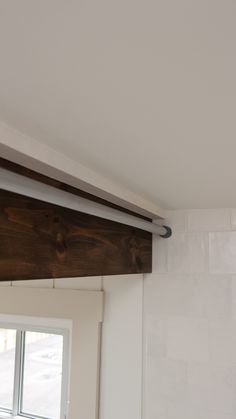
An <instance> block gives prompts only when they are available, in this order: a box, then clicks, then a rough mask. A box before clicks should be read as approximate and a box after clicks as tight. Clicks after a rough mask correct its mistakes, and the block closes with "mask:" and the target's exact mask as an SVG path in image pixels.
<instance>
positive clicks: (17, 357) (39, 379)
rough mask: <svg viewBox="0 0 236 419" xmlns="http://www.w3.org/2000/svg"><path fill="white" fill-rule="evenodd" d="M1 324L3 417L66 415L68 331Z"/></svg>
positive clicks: (0, 401)
mask: <svg viewBox="0 0 236 419" xmlns="http://www.w3.org/2000/svg"><path fill="white" fill-rule="evenodd" d="M0 327H1V328H0V417H2V418H5V417H6V418H15V417H22V418H32V419H38V418H43V419H44V418H46V419H61V418H64V417H65V416H66V407H67V406H66V404H67V396H66V393H67V392H66V381H67V370H68V365H67V363H68V334H67V331H65V330H55V329H49V328H47V329H45V328H38V327H37V328H34V327H32V326H31V327H30V328H29V327H26V326H25V327H24V326H21V325H17V327H15V328H14V327H13V326H12V327H11V326H10V327H9V325H7V327H4V326H0Z"/></svg>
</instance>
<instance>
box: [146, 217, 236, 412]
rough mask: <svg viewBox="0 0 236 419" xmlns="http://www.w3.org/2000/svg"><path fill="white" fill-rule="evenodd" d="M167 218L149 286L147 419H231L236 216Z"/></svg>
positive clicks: (235, 378)
mask: <svg viewBox="0 0 236 419" xmlns="http://www.w3.org/2000/svg"><path fill="white" fill-rule="evenodd" d="M167 219H168V223H169V224H170V225H171V226H172V229H173V236H172V238H171V239H169V240H162V239H157V238H155V239H154V261H153V273H152V274H151V275H146V276H145V280H144V319H145V323H144V324H145V329H144V339H145V340H144V342H145V344H144V349H145V350H144V377H145V380H144V419H213V418H214V419H233V418H235V417H236V397H235V395H236V232H235V231H234V230H235V229H236V210H232V211H231V210H228V209H219V210H191V211H176V212H175V211H173V212H172V211H170V212H168V215H167Z"/></svg>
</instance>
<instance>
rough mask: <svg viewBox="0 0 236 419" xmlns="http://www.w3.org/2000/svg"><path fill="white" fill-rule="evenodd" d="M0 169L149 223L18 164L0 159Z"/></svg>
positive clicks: (132, 212)
mask: <svg viewBox="0 0 236 419" xmlns="http://www.w3.org/2000/svg"><path fill="white" fill-rule="evenodd" d="M0 167H1V168H3V169H6V170H9V171H10V172H14V173H17V174H19V175H22V176H25V177H27V178H30V179H33V180H37V181H38V182H41V183H44V184H45V185H50V186H53V187H54V188H56V189H60V190H62V191H65V192H69V193H71V194H72V195H76V196H80V197H82V198H85V199H89V200H90V201H93V202H97V203H99V204H103V205H106V206H107V207H110V208H114V209H117V210H119V211H123V212H125V213H127V214H130V215H134V216H135V217H138V218H142V219H144V220H147V221H151V219H150V218H148V217H144V216H143V215H140V214H137V213H136V212H134V211H130V210H128V209H127V208H123V207H120V206H119V205H116V204H113V203H111V202H108V201H106V200H105V199H102V198H99V197H98V196H95V195H92V194H90V193H88V192H84V191H82V190H81V189H78V188H75V187H73V186H70V185H67V184H66V183H64V182H60V181H59V180H56V179H52V178H50V177H49V176H45V175H43V174H42V173H38V172H36V171H34V170H31V169H28V168H27V167H24V166H21V165H20V164H17V163H14V162H11V161H9V160H6V159H3V158H2V157H0Z"/></svg>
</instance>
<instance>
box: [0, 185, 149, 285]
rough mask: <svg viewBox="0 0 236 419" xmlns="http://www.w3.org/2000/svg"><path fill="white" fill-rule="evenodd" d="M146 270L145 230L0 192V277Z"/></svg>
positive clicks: (147, 252) (71, 275)
mask: <svg viewBox="0 0 236 419" xmlns="http://www.w3.org/2000/svg"><path fill="white" fill-rule="evenodd" d="M151 269H152V234H151V233H148V232H145V231H143V230H139V229H136V228H133V227H130V226H126V225H123V224H119V223H115V222H113V221H108V220H104V219H101V218H98V217H95V216H91V215H87V214H84V213H80V212H76V211H73V210H69V209H66V208H62V207H59V206H56V205H52V204H49V203H45V202H42V201H39V200H36V199H32V198H28V197H25V196H22V195H18V194H14V193H12V192H7V191H3V190H0V281H17V280H26V279H42V278H63V277H64V278H66V277H80V276H83V277H84V276H96V275H116V274H131V273H144V272H145V273H148V272H151Z"/></svg>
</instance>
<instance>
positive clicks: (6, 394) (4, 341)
mask: <svg viewBox="0 0 236 419" xmlns="http://www.w3.org/2000/svg"><path fill="white" fill-rule="evenodd" d="M15 349H16V330H12V329H0V408H4V409H8V410H12V406H13V391H14V373H15Z"/></svg>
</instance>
